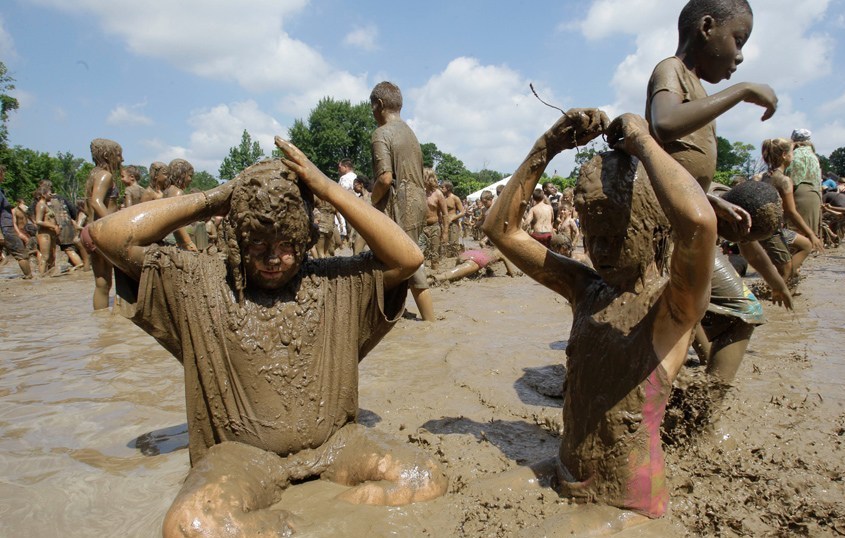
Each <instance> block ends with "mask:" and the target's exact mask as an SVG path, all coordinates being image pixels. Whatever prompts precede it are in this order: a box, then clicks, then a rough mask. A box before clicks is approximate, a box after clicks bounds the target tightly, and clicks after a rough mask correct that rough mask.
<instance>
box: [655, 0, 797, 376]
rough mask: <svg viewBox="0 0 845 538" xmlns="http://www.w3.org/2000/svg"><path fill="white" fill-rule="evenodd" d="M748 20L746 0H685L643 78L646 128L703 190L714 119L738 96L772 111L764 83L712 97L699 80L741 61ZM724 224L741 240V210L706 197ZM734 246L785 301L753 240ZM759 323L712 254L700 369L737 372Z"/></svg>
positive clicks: (741, 288) (721, 260)
mask: <svg viewBox="0 0 845 538" xmlns="http://www.w3.org/2000/svg"><path fill="white" fill-rule="evenodd" d="M752 26H753V14H752V12H751V6H749V4H748V2H747V1H746V0H691V1H690V2H688V3H687V4H686V6H684V8H683V9H682V10H681V14H680V16H679V18H678V49H677V51H676V52H675V55H674V56H672V57H670V58H667V59H665V60H663V61H661V62H660V63H659V64H657V66H656V67H655V68H654V71H653V73H652V75H651V79H650V80H649V83H648V92H647V101H646V119H647V120H648V122H649V124H650V127H651V133H652V135H653V136H654V138H655V139H657V141H658V142H660V143H661V144H662V145H663V148H664V149H665V150H666V152H667V153H669V155H671V156H672V157H673V158H674V159H675V160H676V161H678V162H679V163H680V164H681V165H682V166H683V167H684V168H685V169H686V170H687V171H688V172H689V173H690V174H691V175H692V176H693V178H695V180H696V181H698V184H699V185H701V187H702V188H703V189H704V191H705V192H708V189H709V187H710V183H711V181H712V180H713V174H714V173H715V171H716V125H715V119H716V118H717V117H719V116H720V115H722V114H723V113H725V112H726V111H728V110H730V109H731V108H733V107H734V106H735V105H737V104H738V103H741V102H748V103H752V104H755V105H759V106H761V107H763V108H765V112H764V113H763V116H762V120H763V121H765V120H767V119H769V118H770V117H772V115H773V114H774V113H775V110H776V109H777V96H775V93H774V91H772V89H771V88H770V87H769V86H767V85H764V84H752V83H748V82H742V83H739V84H735V85H733V86H730V87H729V88H727V89H725V90H722V91H720V92H718V93H716V94H714V95H712V96H708V95H707V92H706V91H705V90H704V87H703V86H702V84H701V81H702V80H704V81H705V82H709V83H711V84H715V83H717V82H719V81H722V80H726V79H729V78H730V77H731V75H732V74H733V72H734V71H736V68H737V66H738V65H739V64H741V63H742V61H743V56H742V47H743V46H744V45H745V43H746V41H748V38H749V36H750V35H751V29H752ZM709 199H710V203H711V204H712V205H713V209H714V210H715V212H716V216H717V217H718V218H719V219H720V221H722V222H723V223H724V224H727V225H728V226H725V229H728V228H731V229H732V232H733V233H732V234H731V235H733V236H735V237H738V238H740V239H744V235H745V234H747V232H748V230H749V229H750V217H749V215H748V213H747V212H745V211H744V210H742V208H738V207H737V206H734V205H732V204H728V203H725V201H724V200H722V199H721V198H719V197H717V196H714V195H709ZM740 251H741V252H742V254H743V256H744V257H745V258H746V259H747V260H748V263H749V264H751V265H752V266H753V267H754V268H755V269H757V271H758V272H759V273H760V275H761V276H762V277H763V278H764V279H765V280H766V282H767V283H768V284H769V286H770V287H771V288H772V298H773V300H775V301H776V302H783V303H784V304H786V305H787V307H791V297H790V295H789V290H788V288H787V287H786V283H785V282H784V281H783V279H782V278H781V276H780V274H779V273H778V272H777V269H776V268H775V267H774V265H772V263H771V261H770V260H769V258H768V256H767V255H766V253H765V251H764V250H763V248H762V247H761V246H760V245H759V243H757V242H756V241H743V242H740ZM763 322H764V318H763V308H762V305H761V304H760V302H759V301H758V300H757V298H756V297H754V295H753V294H752V293H751V291H750V290H748V288H747V287H746V286H745V285H744V284H743V283H742V280H741V279H740V277H739V275H737V274H736V271H735V270H733V268H732V267H731V265H730V262H729V261H728V260H727V258H726V257H725V256H724V255H721V254H720V253H717V256H716V262H715V265H714V275H713V287H712V290H711V304H710V307H709V309H708V313H707V315H706V316H705V318H704V319H703V320H702V323H701V325H702V328H703V331H697V333H696V340H697V344H698V345H697V350H698V351H699V354H700V355H701V356H702V358H703V359H704V361H705V362H706V363H707V371H708V372H709V373H711V374H714V375H716V376H718V377H719V378H720V379H721V381H722V382H724V383H730V382H731V381H733V378H734V377H735V375H736V371H737V369H738V368H739V365H740V362H741V361H742V357H743V355H744V354H745V349H746V348H747V347H748V341H749V339H750V338H751V334H752V333H753V331H754V327H755V326H756V325H759V324H761V323H763Z"/></svg>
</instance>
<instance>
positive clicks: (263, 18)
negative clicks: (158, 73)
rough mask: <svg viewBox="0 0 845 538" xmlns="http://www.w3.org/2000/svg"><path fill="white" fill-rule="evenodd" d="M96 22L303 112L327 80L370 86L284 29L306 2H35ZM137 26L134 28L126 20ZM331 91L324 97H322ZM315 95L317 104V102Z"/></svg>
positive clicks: (131, 43)
mask: <svg viewBox="0 0 845 538" xmlns="http://www.w3.org/2000/svg"><path fill="white" fill-rule="evenodd" d="M35 1H36V2H38V3H40V4H43V5H48V6H52V7H56V8H59V9H63V10H65V11H69V12H74V13H83V14H85V15H87V16H93V17H96V19H97V20H98V21H99V24H100V25H101V27H102V28H103V29H104V30H105V31H106V32H108V33H110V34H113V35H116V36H119V37H120V38H121V39H123V40H124V41H125V42H126V44H127V46H128V48H129V49H130V50H131V51H132V52H134V53H136V54H138V55H141V56H146V57H152V58H161V59H163V60H165V61H167V62H169V63H171V64H173V65H174V66H176V67H178V68H180V69H184V70H186V71H188V72H190V73H193V74H196V75H199V76H202V77H207V78H210V79H215V80H230V81H234V82H236V83H237V84H239V85H240V86H241V87H243V88H244V89H246V90H248V91H250V92H270V91H273V92H280V91H281V92H285V93H286V94H289V95H290V97H289V98H288V99H287V101H286V102H287V104H288V106H287V107H286V108H288V107H290V106H295V107H297V109H296V113H298V114H305V113H307V112H308V110H310V108H312V107H313V106H314V105H315V104H316V100H314V99H313V95H314V94H315V92H314V91H313V90H314V88H315V87H325V83H324V81H326V80H337V79H352V80H353V81H354V84H353V86H361V87H365V86H366V82H365V81H363V80H360V77H355V76H353V75H351V74H349V73H347V72H345V71H343V70H340V69H336V68H334V67H333V66H331V65H329V64H328V63H327V62H326V61H325V60H324V59H323V57H322V56H321V55H320V54H319V53H318V52H317V51H316V50H315V49H313V48H312V47H311V46H309V45H308V44H306V43H304V42H302V41H300V40H297V39H295V38H293V37H291V36H290V35H289V34H288V33H286V32H285V31H284V28H283V27H284V22H285V19H286V18H289V17H292V16H295V15H296V14H297V13H299V12H300V11H302V10H303V9H304V8H305V6H306V5H307V4H308V0H251V1H250V2H232V1H230V0H180V1H178V2H172V1H171V0H148V1H146V2H137V1H135V0H35ZM127 21H131V24H129V23H127ZM323 95H325V94H320V95H319V97H322V96H323ZM319 97H317V99H319Z"/></svg>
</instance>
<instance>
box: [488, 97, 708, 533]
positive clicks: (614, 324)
mask: <svg viewBox="0 0 845 538" xmlns="http://www.w3.org/2000/svg"><path fill="white" fill-rule="evenodd" d="M607 123H608V122H607V117H606V116H605V115H604V113H602V112H601V111H598V110H593V109H576V110H570V111H568V112H567V113H566V114H565V115H564V116H563V117H562V118H561V119H560V120H559V121H558V122H557V123H556V124H555V125H554V126H552V127H551V128H550V129H549V130H548V131H546V132H545V133H544V134H543V135H542V136H541V137H540V138H539V139H538V140H537V142H536V143H535V144H534V147H533V148H532V149H531V151H530V152H529V154H528V156H527V157H526V159H525V160H524V161H523V162H522V164H521V165H520V166H519V168H518V169H517V171H516V172H515V173H514V175H513V177H512V178H511V180H510V181H509V182H508V184H507V186H506V187H505V190H504V191H503V192H502V195H501V196H500V197H499V200H498V201H497V202H496V203H495V204H494V205H493V208H492V210H491V212H490V215H488V217H487V222H486V223H485V225H484V229H485V230H484V231H485V232H486V233H487V235H488V237H490V239H491V240H492V241H493V243H495V244H496V246H497V247H498V248H499V249H500V250H501V251H502V253H503V254H504V255H505V256H507V257H508V258H509V259H510V260H511V261H512V262H513V263H514V264H516V266H517V267H519V268H520V269H522V270H523V271H524V272H525V273H526V274H527V275H529V276H531V277H532V278H534V279H535V280H537V281H538V282H539V283H541V284H543V285H545V286H546V287H548V288H549V289H551V290H552V291H554V292H557V293H559V294H561V295H562V296H563V297H564V298H566V300H567V301H569V303H570V305H571V307H572V312H573V322H572V328H571V331H570V335H569V343H568V345H567V348H566V355H567V362H566V379H565V382H564V401H563V434H562V437H561V443H560V449H559V455H558V457H557V458H556V459H555V460H554V462H552V463H553V465H554V467H553V468H554V474H555V475H556V477H557V484H558V488H559V491H560V492H561V494H563V495H566V496H569V497H572V498H575V499H576V500H579V501H582V502H600V503H604V504H608V505H612V506H616V507H619V508H623V509H628V510H633V511H636V512H638V513H641V514H643V515H646V516H649V517H659V516H661V515H663V514H664V512H665V510H666V506H667V503H668V497H669V493H668V488H667V484H666V473H665V463H664V455H663V448H662V446H661V438H660V424H661V422H662V420H663V415H664V412H665V409H666V404H667V401H668V398H669V393H670V391H671V389H672V382H673V380H674V379H675V377H676V376H677V374H678V372H679V370H680V369H681V366H682V365H683V364H684V361H685V359H686V353H687V348H688V346H689V341H690V337H691V334H692V330H693V327H694V326H695V324H696V323H697V322H698V320H699V319H700V318H701V316H702V315H703V314H704V311H705V309H706V308H707V301H708V297H709V292H710V275H711V273H712V268H713V251H714V250H715V245H716V218H715V215H714V213H713V210H712V208H711V206H710V204H709V203H708V201H707V198H706V196H705V194H704V191H703V190H702V189H701V187H700V186H699V185H698V184H697V183H696V182H695V180H694V179H693V178H692V176H690V174H689V173H688V172H687V171H686V170H684V168H683V167H682V166H680V165H679V164H678V163H677V162H676V161H675V160H674V159H672V158H671V157H670V156H669V155H668V154H667V153H666V152H665V151H664V150H663V149H662V148H661V147H660V145H659V144H658V143H657V142H656V141H655V140H654V139H653V138H652V137H651V135H650V134H649V131H648V125H647V123H646V122H645V120H643V118H641V117H638V116H633V115H630V114H626V115H623V116H621V117H620V118H618V119H617V120H615V121H614V122H613V123H612V124H610V125H609V126H608V125H607ZM603 131H606V132H607V134H608V140H609V142H610V144H611V146H612V147H617V148H620V149H622V150H624V151H619V150H616V151H610V152H605V153H602V154H599V155H597V156H596V157H594V158H593V159H592V160H591V161H589V162H588V163H586V164H585V165H583V166H582V167H581V171H580V174H579V177H578V180H577V183H576V187H575V205H576V207H577V208H578V213H579V215H581V224H582V231H583V233H584V238H585V243H586V249H587V252H588V254H589V256H590V259H591V261H592V263H593V266H594V267H595V269H591V268H589V267H587V266H585V265H584V264H581V263H579V262H577V261H575V260H573V259H571V258H567V257H564V256H561V255H559V254H556V253H554V252H552V251H550V250H548V249H547V248H545V247H544V246H543V245H541V244H540V243H538V242H537V241H535V240H534V239H533V238H531V236H530V235H529V234H528V233H527V232H526V231H524V230H523V229H521V227H520V217H521V216H522V213H523V211H524V207H525V205H526V203H527V200H528V198H529V197H530V196H531V194H532V192H533V190H534V187H535V185H536V184H537V181H538V180H539V179H540V176H541V174H542V173H543V171H544V170H545V168H546V167H547V166H548V164H549V163H550V162H551V160H552V159H553V158H554V157H555V156H556V155H557V154H558V153H560V151H562V150H563V149H571V148H573V147H575V145H576V144H577V145H579V146H582V145H584V144H586V143H587V142H589V141H590V140H592V139H593V138H595V137H596V136H598V135H599V134H600V133H601V132H603ZM670 230H671V236H672V240H673V242H674V249H673V251H672V254H671V263H667V261H668V260H667V256H668V252H669V248H668V247H669V240H670V238H669V234H670ZM535 470H536V472H538V473H542V472H544V471H545V472H548V471H549V466H548V464H545V465H538V466H537V467H535ZM625 518H626V516H625V515H624V514H621V515H620V521H621V520H625ZM611 525H613V524H611Z"/></svg>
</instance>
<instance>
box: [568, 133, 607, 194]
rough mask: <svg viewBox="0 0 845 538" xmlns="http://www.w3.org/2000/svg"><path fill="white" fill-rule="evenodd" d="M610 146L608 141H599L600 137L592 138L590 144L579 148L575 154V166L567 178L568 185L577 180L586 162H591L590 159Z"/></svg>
mask: <svg viewBox="0 0 845 538" xmlns="http://www.w3.org/2000/svg"><path fill="white" fill-rule="evenodd" d="M609 149H610V148H609V147H608V146H607V143H605V142H603V141H599V140H598V139H596V140H592V141H591V142H590V143H589V144H587V145H586V146H584V147H583V148H579V149H578V152H577V153H576V154H575V167H574V168H573V169H572V171H571V172H569V176H568V177H567V178H566V181H565V183H566V185H567V186H571V185H574V184H575V180H576V179H578V173H579V172H580V170H581V167H582V166H583V165H584V163H586V162H589V161H590V159H592V158H593V157H595V156H596V155H598V154H599V153H602V152H605V151H608V150H609Z"/></svg>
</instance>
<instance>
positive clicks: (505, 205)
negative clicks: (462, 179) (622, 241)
mask: <svg viewBox="0 0 845 538" xmlns="http://www.w3.org/2000/svg"><path fill="white" fill-rule="evenodd" d="M607 124H608V119H607V116H606V115H605V114H604V112H602V111H600V110H597V109H573V110H569V111H568V112H567V113H566V114H564V115H563V117H561V118H560V119H559V120H558V121H557V122H556V123H555V124H554V125H553V126H552V127H551V128H550V129H549V130H548V131H546V132H545V133H543V135H542V136H540V138H538V139H537V141H536V142H535V143H534V147H532V148H531V151H530V152H529V153H528V155H527V156H526V157H525V160H524V161H522V164H520V165H519V168H518V169H517V170H516V172H514V174H513V177H512V178H511V179H510V181H508V183H507V185H506V186H505V188H504V190H503V191H502V194H501V195H500V196H499V198H498V200H496V203H495V204H493V206H492V207H491V208H490V210H489V211H488V213H487V217H486V218H485V220H484V226H483V230H484V233H485V234H487V237H489V238H490V240H491V241H492V242H493V244H495V245H496V247H498V248H499V250H501V251H502V254H504V255H505V256H506V257H507V258H508V259H509V260H511V261H512V262H513V263H514V265H516V266H517V267H519V268H520V269H522V270H523V271H524V272H525V273H526V274H527V275H529V276H530V277H531V278H533V279H534V280H536V281H538V282H539V283H541V284H543V285H544V286H546V287H547V288H549V289H551V290H553V291H555V292H557V293H559V294H561V295H563V296H564V297H566V299H567V300H569V301H570V302H572V301H573V300H574V298H575V293H576V292H577V291H578V290H580V289H582V288H583V287H584V284H585V283H586V279H587V278H589V277H590V275H593V274H594V273H593V272H592V271H591V270H589V269H588V268H587V267H586V266H584V265H582V264H580V263H578V262H576V261H574V260H571V259H569V258H565V257H563V256H559V255H557V254H554V253H552V252H551V251H549V250H548V249H546V248H545V247H544V246H543V245H541V244H540V243H539V242H537V241H535V240H534V239H532V238H531V236H530V235H528V233H527V232H526V231H524V230H523V229H522V226H521V225H522V216H523V214H524V213H525V208H526V206H527V203H528V202H527V201H528V199H529V197H530V196H531V193H533V192H534V188H535V187H536V186H537V182H538V181H539V179H540V176H541V175H542V173H543V171H544V170H545V169H546V167H547V166H548V164H549V162H550V161H551V160H552V159H553V158H554V157H555V156H556V155H557V154H558V153H560V152H561V151H563V150H564V149H571V148H573V147H575V146H576V145H583V144H586V143H587V142H589V141H590V140H592V139H593V138H595V137H596V136H598V135H599V134H600V133H601V132H602V131H603V130H604V128H605V127H606V126H607Z"/></svg>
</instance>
